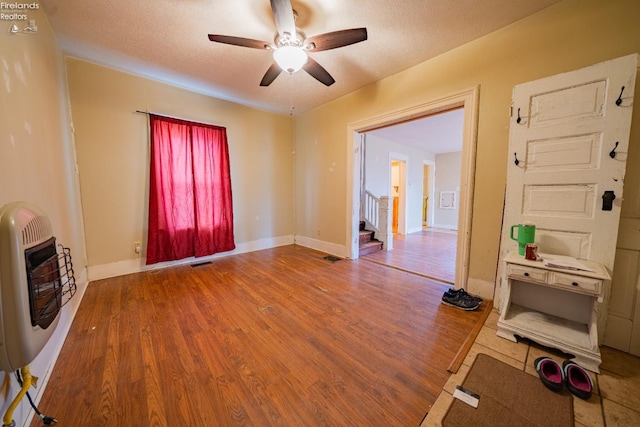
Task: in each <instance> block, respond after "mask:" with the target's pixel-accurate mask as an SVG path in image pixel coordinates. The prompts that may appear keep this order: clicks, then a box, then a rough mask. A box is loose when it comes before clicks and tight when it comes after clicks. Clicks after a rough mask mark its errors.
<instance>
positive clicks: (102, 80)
mask: <svg viewBox="0 0 640 427" xmlns="http://www.w3.org/2000/svg"><path fill="white" fill-rule="evenodd" d="M67 74H68V82H69V83H68V84H69V93H70V98H71V108H72V115H73V120H74V126H75V140H76V147H77V153H78V163H79V169H80V184H81V189H82V206H83V214H84V220H85V225H86V236H87V237H86V240H87V253H88V262H89V266H90V267H92V266H98V265H104V264H110V263H117V262H121V261H124V260H131V259H135V258H137V255H136V254H135V252H134V250H133V242H135V241H140V242H143V247H144V242H145V238H146V230H147V227H146V218H147V209H148V208H147V200H148V185H149V184H148V182H149V179H148V164H149V154H148V150H149V148H148V146H149V144H148V141H149V137H148V118H147V116H146V115H144V114H139V113H135V111H136V110H142V111H152V112H156V113H158V114H164V115H168V116H176V117H180V118H185V119H188V120H193V121H200V122H204V123H211V124H215V125H219V126H224V127H226V128H227V137H228V141H229V157H230V161H231V181H232V188H233V204H234V223H235V239H236V245H241V244H243V243H248V242H253V241H258V240H260V239H270V238H275V237H282V236H287V235H288V236H292V235H293V184H292V182H293V155H292V149H293V145H292V140H293V135H292V132H293V130H292V122H291V118H290V117H287V116H280V115H274V114H270V113H265V112H261V111H258V110H256V109H252V108H248V107H244V106H241V105H238V104H235V103H231V102H227V101H222V100H218V99H215V98H212V97H209V96H204V95H199V94H196V93H193V92H190V91H187V90H183V89H179V88H175V87H172V86H168V85H166V84H162V83H158V82H155V81H152V80H149V79H145V78H142V77H137V76H134V75H131V74H127V73H123V72H119V71H115V70H113V69H110V68H105V67H102V66H98V65H95V64H91V63H87V62H84V61H79V60H77V59H71V58H68V59H67ZM142 259H144V254H142Z"/></svg>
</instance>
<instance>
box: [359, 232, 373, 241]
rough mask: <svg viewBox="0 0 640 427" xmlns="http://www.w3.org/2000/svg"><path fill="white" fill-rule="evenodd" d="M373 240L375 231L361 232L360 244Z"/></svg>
mask: <svg viewBox="0 0 640 427" xmlns="http://www.w3.org/2000/svg"><path fill="white" fill-rule="evenodd" d="M371 240H373V231H369V230H360V233H359V236H358V242H360V244H363V243H367V242H370V241H371Z"/></svg>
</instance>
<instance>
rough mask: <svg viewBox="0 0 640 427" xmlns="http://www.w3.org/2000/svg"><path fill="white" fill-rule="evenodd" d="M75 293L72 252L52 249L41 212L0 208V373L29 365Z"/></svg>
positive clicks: (50, 234)
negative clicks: (63, 307)
mask: <svg viewBox="0 0 640 427" xmlns="http://www.w3.org/2000/svg"><path fill="white" fill-rule="evenodd" d="M58 249H60V250H58ZM75 291H76V284H75V278H74V275H73V266H72V264H71V252H70V250H69V249H68V248H65V247H63V246H62V245H58V246H56V239H55V237H54V236H53V232H52V230H51V223H50V222H49V218H48V217H47V215H46V213H44V212H43V211H42V210H41V209H39V208H38V207H36V206H33V205H31V204H28V203H25V202H16V203H10V204H8V205H5V206H4V207H3V208H2V209H0V370H3V371H6V372H10V371H14V370H16V369H19V368H21V367H23V366H26V365H28V364H29V363H31V362H32V361H33V359H34V358H35V357H36V356H37V355H38V353H40V351H41V350H42V348H43V347H44V346H45V344H46V343H47V341H48V340H49V338H50V337H51V335H52V334H53V331H54V330H55V328H56V325H57V324H58V320H59V317H60V316H58V313H59V312H60V309H61V308H62V306H63V305H64V304H65V303H66V302H68V301H69V299H71V297H72V296H73V295H74V293H75Z"/></svg>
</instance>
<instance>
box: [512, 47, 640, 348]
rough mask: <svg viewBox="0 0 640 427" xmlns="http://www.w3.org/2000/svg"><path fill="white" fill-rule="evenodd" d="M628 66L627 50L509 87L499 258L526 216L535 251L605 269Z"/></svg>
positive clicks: (625, 139) (611, 242)
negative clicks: (515, 226) (533, 231)
mask: <svg viewBox="0 0 640 427" xmlns="http://www.w3.org/2000/svg"><path fill="white" fill-rule="evenodd" d="M636 69H637V55H635V54H634V55H629V56H625V57H622V58H618V59H614V60H611V61H607V62H603V63H600V64H596V65H593V66H590V67H587V68H582V69H580V70H576V71H572V72H568V73H563V74H558V75H555V76H551V77H547V78H544V79H541V80H536V81H533V82H529V83H524V84H521V85H518V86H516V87H514V89H513V99H512V102H513V106H512V108H513V113H512V120H511V126H510V142H509V164H508V171H507V193H506V201H505V212H504V222H503V224H504V225H503V233H502V240H501V258H503V257H504V256H505V255H506V254H507V253H508V252H510V251H514V250H517V243H516V242H514V241H513V240H511V239H510V237H509V231H510V230H509V229H510V226H511V225H513V224H520V223H526V222H530V223H531V224H534V225H535V226H536V238H535V240H536V244H537V245H538V248H539V251H540V252H544V253H552V254H559V255H570V256H574V257H576V258H580V259H585V260H592V261H598V262H601V263H602V264H604V265H605V266H606V267H607V269H608V270H609V272H612V271H613V265H614V259H615V255H616V241H617V237H618V225H619V220H620V210H621V204H622V187H623V182H624V176H625V168H626V161H627V153H628V144H629V131H630V126H631V113H632V106H633V94H634V86H635V79H636ZM609 295H610V289H609V288H608V287H607V289H605V293H604V302H603V305H602V306H601V307H600V320H599V325H600V328H599V332H600V338H601V341H602V335H603V331H604V330H605V329H604V324H605V322H606V313H607V306H608V300H609Z"/></svg>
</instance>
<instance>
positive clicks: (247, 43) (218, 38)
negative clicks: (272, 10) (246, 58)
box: [209, 34, 270, 49]
mask: <svg viewBox="0 0 640 427" xmlns="http://www.w3.org/2000/svg"><path fill="white" fill-rule="evenodd" d="M209 40H211V41H212V42H218V43H226V44H232V45H234V46H243V47H250V48H253V49H267V48H268V47H269V46H270V44H269V43H267V42H265V41H261V40H255V39H247V38H244V37H235V36H223V35H220V34H209Z"/></svg>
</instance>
